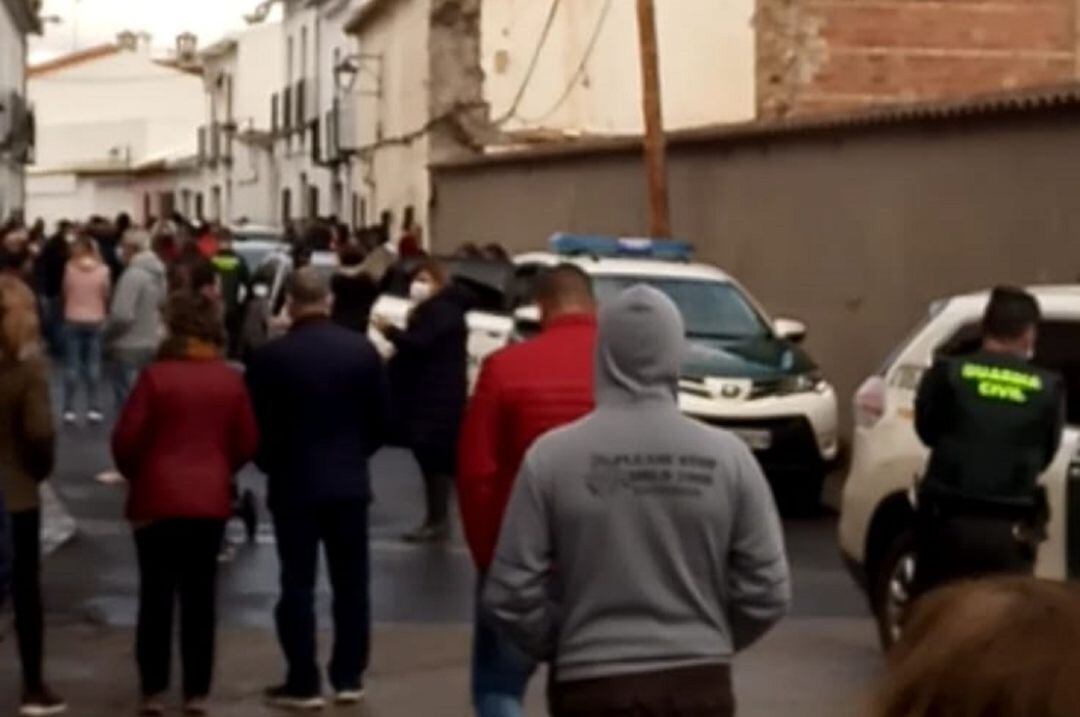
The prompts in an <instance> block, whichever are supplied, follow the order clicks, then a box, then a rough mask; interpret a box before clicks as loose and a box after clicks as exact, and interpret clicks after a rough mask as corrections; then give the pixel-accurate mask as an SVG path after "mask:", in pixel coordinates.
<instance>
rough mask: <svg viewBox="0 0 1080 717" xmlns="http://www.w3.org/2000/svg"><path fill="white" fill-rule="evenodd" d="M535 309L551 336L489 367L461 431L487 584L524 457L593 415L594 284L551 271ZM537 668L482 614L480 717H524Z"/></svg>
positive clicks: (493, 359) (469, 505)
mask: <svg viewBox="0 0 1080 717" xmlns="http://www.w3.org/2000/svg"><path fill="white" fill-rule="evenodd" d="M536 301H537V303H538V304H539V307H540V320H541V324H542V326H543V332H542V333H541V334H540V336H539V337H537V338H535V339H533V340H532V341H527V342H525V343H521V344H516V345H513V346H509V347H507V348H505V349H503V350H502V351H499V352H498V353H495V354H493V355H492V356H490V357H489V358H488V359H487V361H485V362H484V366H483V368H482V369H481V371H480V378H479V381H478V382H477V386H476V392H475V394H474V395H473V398H472V401H471V402H470V404H469V407H468V411H467V412H466V414H465V423H464V425H463V427H462V431H461V443H460V447H459V452H458V455H459V458H458V500H459V503H460V505H461V517H462V522H463V524H464V527H465V537H466V539H467V540H468V542H469V549H470V550H471V551H472V555H473V559H474V560H475V562H476V566H477V569H478V571H479V573H480V580H481V582H483V577H484V574H485V572H486V571H487V569H488V567H489V566H490V564H491V559H492V555H493V554H494V552H495V544H496V542H497V541H498V538H499V528H500V526H501V524H502V518H503V513H504V512H505V510H506V504H507V501H508V500H509V497H510V492H511V489H512V487H513V483H514V478H515V477H516V476H517V472H518V469H519V468H520V467H521V462H522V460H523V459H524V457H525V452H526V451H528V449H529V447H530V446H531V445H532V444H533V442H534V441H535V440H536V439H537V438H539V437H540V436H542V435H543V434H545V433H547V432H548V431H550V430H552V429H553V428H557V427H559V426H562V425H565V424H567V423H570V422H572V421H575V420H577V419H579V418H581V417H583V416H585V414H587V413H588V412H589V411H591V410H592V409H593V352H594V350H595V346H596V316H595V314H596V305H595V300H594V298H593V292H592V282H591V281H590V279H589V276H588V275H587V274H586V273H585V272H584V271H582V270H581V269H579V268H578V267H576V266H573V265H570V264H564V265H561V266H558V267H556V268H554V269H551V270H549V271H548V272H546V273H545V274H543V275H542V276H541V277H540V279H539V281H538V283H537V288H536ZM535 667H536V665H535V664H534V663H533V662H532V661H531V660H530V659H529V658H528V657H526V656H525V655H523V654H521V653H520V652H519V651H518V650H517V648H516V647H515V646H514V645H512V644H511V643H510V642H509V641H508V640H506V638H504V637H503V636H502V635H500V634H499V633H498V632H496V631H495V629H494V628H493V627H491V626H489V625H488V624H486V623H485V621H484V620H483V619H481V617H480V616H479V615H478V617H477V622H476V636H475V643H474V646H473V686H472V687H473V704H474V705H475V707H476V712H477V714H478V715H479V716H480V717H514V716H518V715H522V714H523V712H522V707H521V704H522V698H523V696H524V693H525V688H526V686H527V684H528V681H529V677H530V676H531V675H532V672H533V670H534V669H535Z"/></svg>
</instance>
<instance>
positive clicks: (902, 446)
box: [839, 286, 1080, 646]
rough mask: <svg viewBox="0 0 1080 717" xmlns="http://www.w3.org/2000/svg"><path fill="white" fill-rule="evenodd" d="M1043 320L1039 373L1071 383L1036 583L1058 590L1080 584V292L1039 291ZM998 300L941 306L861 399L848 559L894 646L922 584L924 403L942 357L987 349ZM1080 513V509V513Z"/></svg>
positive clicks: (848, 508) (848, 502)
mask: <svg viewBox="0 0 1080 717" xmlns="http://www.w3.org/2000/svg"><path fill="white" fill-rule="evenodd" d="M1032 293H1034V294H1035V296H1036V297H1037V298H1038V300H1039V303H1040V305H1041V306H1042V310H1043V314H1044V323H1043V325H1042V328H1041V330H1040V335H1039V342H1038V346H1037V350H1036V356H1035V363H1036V364H1038V365H1040V366H1043V367H1046V368H1049V369H1053V370H1056V371H1060V372H1061V373H1062V374H1063V375H1064V377H1065V385H1066V393H1067V401H1068V428H1067V429H1066V431H1065V436H1064V440H1063V441H1062V445H1061V449H1060V451H1059V453H1058V455H1057V457H1056V458H1055V460H1054V462H1053V464H1052V465H1051V466H1050V468H1049V469H1048V470H1047V472H1046V473H1045V474H1044V475H1043V477H1042V482H1043V484H1044V485H1045V486H1046V489H1047V494H1048V498H1049V501H1050V504H1051V516H1050V525H1049V526H1048V533H1049V535H1048V540H1047V541H1046V542H1045V543H1043V545H1042V546H1041V548H1040V549H1039V554H1038V561H1037V565H1036V573H1037V574H1038V575H1039V576H1040V577H1044V578H1051V579H1055V580H1065V579H1069V578H1071V577H1073V576H1075V575H1078V574H1080V524H1078V525H1076V526H1070V520H1069V515H1070V512H1073V511H1077V510H1080V460H1078V456H1077V447H1078V437H1080V432H1078V426H1080V286H1069V287H1041V288H1034V289H1032ZM988 300H989V293H988V292H984V293H977V294H970V295H965V296H957V297H953V298H950V299H947V300H944V301H940V302H937V303H935V304H934V305H933V306H931V307H930V311H929V313H928V315H927V317H926V318H925V320H924V321H923V322H922V323H921V324H920V325H919V326H918V327H917V328H916V329H915V331H914V332H913V334H912V335H911V336H910V337H909V338H908V339H907V340H906V341H904V342H903V343H901V344H900V346H899V347H898V348H897V349H896V350H895V351H893V353H892V355H891V356H890V357H889V358H888V360H886V362H885V364H884V366H883V367H882V368H881V370H880V371H879V372H878V373H877V374H875V375H874V376H871V377H870V378H868V379H867V380H866V382H865V383H864V384H863V385H862V387H861V388H860V389H859V391H858V392H857V393H856V396H855V436H854V441H853V446H852V461H851V468H850V473H849V474H848V478H847V483H846V485H845V487H844V491H843V499H842V504H841V513H840V534H839V540H840V549H841V552H842V554H843V556H844V558H845V562H846V563H847V565H848V567H849V568H850V570H851V572H852V575H853V576H854V577H855V579H856V581H857V582H858V584H859V585H860V586H861V587H862V588H863V589H864V591H865V592H866V594H867V597H868V598H869V601H870V605H871V607H872V609H873V612H874V615H875V617H876V619H877V622H878V629H879V633H880V636H881V641H882V643H883V644H884V645H886V646H888V645H890V644H892V642H894V641H895V640H896V639H897V638H898V637H899V634H900V618H901V615H902V614H903V612H904V610H905V609H906V607H907V605H908V602H909V601H910V596H911V584H912V579H913V577H914V574H915V550H914V538H913V526H914V518H915V514H914V508H913V502H912V495H913V488H914V486H915V483H916V481H917V480H918V479H919V477H920V476H921V474H922V472H923V470H924V468H925V464H926V460H927V457H928V451H927V449H926V448H925V447H924V446H923V445H922V444H921V443H920V441H919V438H918V436H917V435H916V433H915V425H914V418H915V395H916V392H917V390H918V387H919V382H920V381H921V380H922V376H923V374H924V373H925V371H926V370H927V369H928V368H929V367H930V365H931V363H932V362H933V359H934V357H935V356H937V355H961V354H965V353H970V352H972V351H974V350H975V349H977V348H978V346H979V344H980V328H979V327H980V322H981V319H982V315H983V311H984V310H985V308H986V303H987V301H988ZM1074 506H1075V507H1074Z"/></svg>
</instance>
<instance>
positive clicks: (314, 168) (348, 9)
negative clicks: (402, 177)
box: [271, 0, 363, 225]
mask: <svg viewBox="0 0 1080 717" xmlns="http://www.w3.org/2000/svg"><path fill="white" fill-rule="evenodd" d="M359 4H360V0H321V1H319V0H316V1H314V2H312V1H311V0H285V1H284V3H283V6H284V13H283V19H282V22H281V32H282V36H283V42H284V48H283V51H282V52H281V53H280V57H281V63H282V71H283V79H284V82H283V84H282V86H281V87H280V89H279V90H278V91H277V92H275V93H274V96H273V98H272V104H271V107H272V119H273V129H274V132H273V134H274V157H275V162H276V164H277V167H278V171H279V187H278V191H277V202H276V204H277V216H278V218H279V220H280V221H281V222H282V223H285V222H291V221H299V220H304V219H310V218H315V217H328V216H334V217H337V218H338V219H339V220H342V221H345V222H350V223H352V224H354V225H358V224H359V223H361V222H362V219H363V216H362V215H363V208H362V206H361V205H360V203H359V195H358V193H356V192H354V191H353V188H352V172H351V171H350V170H349V158H348V157H347V156H345V155H344V154H343V153H342V152H341V151H340V134H341V133H340V131H339V127H340V126H341V121H340V117H341V114H340V111H341V108H340V105H339V97H340V90H339V82H340V75H339V73H338V72H336V71H335V69H336V68H337V67H339V66H340V65H341V64H342V63H344V62H346V61H347V60H348V58H349V57H351V56H352V55H353V47H354V40H353V39H352V38H351V37H350V36H349V35H347V34H346V32H345V24H346V22H347V21H348V19H349V18H350V17H351V15H352V12H353V11H354V10H355V8H356V7H357V6H358V5H359Z"/></svg>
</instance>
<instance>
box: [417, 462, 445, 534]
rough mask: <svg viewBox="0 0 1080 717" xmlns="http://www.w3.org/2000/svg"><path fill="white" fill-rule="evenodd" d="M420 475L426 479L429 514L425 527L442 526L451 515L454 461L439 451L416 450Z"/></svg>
mask: <svg viewBox="0 0 1080 717" xmlns="http://www.w3.org/2000/svg"><path fill="white" fill-rule="evenodd" d="M414 455H415V456H416V462H417V463H419V464H420V474H421V475H422V476H423V478H424V499H425V502H426V504H427V505H426V508H427V513H426V515H425V518H424V524H425V525H442V524H443V523H445V522H446V521H447V519H448V518H449V515H450V487H451V486H452V485H453V482H454V479H453V477H452V476H453V473H454V470H453V468H452V467H448V466H453V464H454V463H453V459H452V458H450V459H448V458H447V457H446V456H445V455H442V454H441V453H440V452H439V451H432V450H427V449H423V448H417V449H415V450H414Z"/></svg>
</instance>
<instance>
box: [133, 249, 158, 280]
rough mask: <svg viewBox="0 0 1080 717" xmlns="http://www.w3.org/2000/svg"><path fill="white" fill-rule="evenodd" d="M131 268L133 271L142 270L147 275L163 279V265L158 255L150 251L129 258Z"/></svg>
mask: <svg viewBox="0 0 1080 717" xmlns="http://www.w3.org/2000/svg"><path fill="white" fill-rule="evenodd" d="M131 267H132V268H133V269H142V270H143V271H145V272H146V273H148V274H151V275H153V276H154V277H161V278H164V277H165V264H164V263H162V261H161V259H159V258H158V255H157V254H155V253H154V252H152V251H149V250H147V251H141V252H139V253H138V254H136V255H135V256H133V257H132V258H131Z"/></svg>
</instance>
